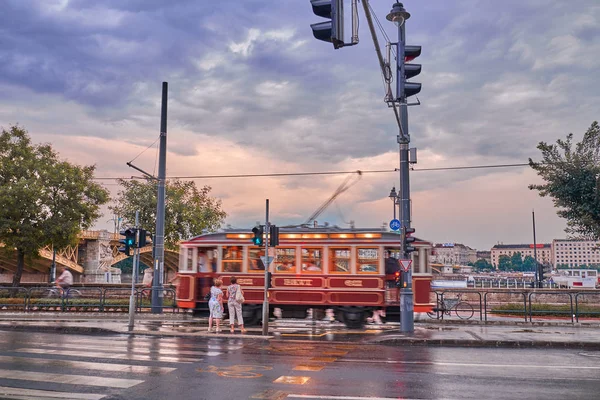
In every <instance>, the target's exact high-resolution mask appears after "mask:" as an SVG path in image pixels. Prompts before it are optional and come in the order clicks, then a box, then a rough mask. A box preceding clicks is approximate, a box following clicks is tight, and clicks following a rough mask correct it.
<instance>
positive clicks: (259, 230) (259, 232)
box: [252, 225, 264, 246]
mask: <svg viewBox="0 0 600 400" xmlns="http://www.w3.org/2000/svg"><path fill="white" fill-rule="evenodd" d="M252 233H254V237H253V238H252V243H254V245H256V246H262V245H263V234H264V229H263V227H262V225H258V226H255V227H254V228H252Z"/></svg>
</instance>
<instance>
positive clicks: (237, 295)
mask: <svg viewBox="0 0 600 400" xmlns="http://www.w3.org/2000/svg"><path fill="white" fill-rule="evenodd" d="M235 301H237V302H238V303H240V304H242V303H243V302H244V301H246V299H244V294H243V293H242V287H241V286H238V290H237V291H236V292H235Z"/></svg>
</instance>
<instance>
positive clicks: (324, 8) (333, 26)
mask: <svg viewBox="0 0 600 400" xmlns="http://www.w3.org/2000/svg"><path fill="white" fill-rule="evenodd" d="M310 4H311V5H312V9H313V12H314V13H315V14H316V15H318V16H319V17H323V18H328V19H330V21H326V22H319V23H316V24H312V25H311V26H310V27H311V28H312V31H313V35H314V36H315V38H317V39H319V40H323V41H325V42H331V43H333V48H334V49H339V48H340V47H344V0H310Z"/></svg>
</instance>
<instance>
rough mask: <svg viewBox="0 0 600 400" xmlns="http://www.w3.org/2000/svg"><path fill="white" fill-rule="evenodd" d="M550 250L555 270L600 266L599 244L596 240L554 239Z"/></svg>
mask: <svg viewBox="0 0 600 400" xmlns="http://www.w3.org/2000/svg"><path fill="white" fill-rule="evenodd" d="M552 249H553V257H552V264H553V265H554V266H555V268H560V267H569V268H577V267H581V266H584V265H585V266H587V267H599V266H600V250H599V249H600V242H599V241H597V240H569V239H554V240H553V241H552Z"/></svg>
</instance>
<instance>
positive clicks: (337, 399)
mask: <svg viewBox="0 0 600 400" xmlns="http://www.w3.org/2000/svg"><path fill="white" fill-rule="evenodd" d="M287 397H288V398H290V399H330V400H398V397H356V396H315V395H313V394H288V395H287ZM403 400H410V399H403Z"/></svg>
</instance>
